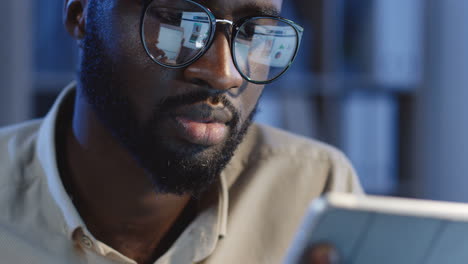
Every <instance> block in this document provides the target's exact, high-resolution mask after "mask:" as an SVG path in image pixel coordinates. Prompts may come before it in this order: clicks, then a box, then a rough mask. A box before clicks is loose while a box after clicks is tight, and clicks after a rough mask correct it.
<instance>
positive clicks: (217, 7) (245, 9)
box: [195, 0, 283, 16]
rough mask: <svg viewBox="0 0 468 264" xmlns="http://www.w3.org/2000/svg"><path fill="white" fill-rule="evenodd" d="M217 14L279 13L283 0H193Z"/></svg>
mask: <svg viewBox="0 0 468 264" xmlns="http://www.w3.org/2000/svg"><path fill="white" fill-rule="evenodd" d="M195 1H196V2H198V3H200V4H202V5H204V6H206V7H208V8H209V9H210V10H211V11H213V13H215V15H219V16H244V15H261V14H263V15H279V13H280V11H281V5H282V3H283V0H195Z"/></svg>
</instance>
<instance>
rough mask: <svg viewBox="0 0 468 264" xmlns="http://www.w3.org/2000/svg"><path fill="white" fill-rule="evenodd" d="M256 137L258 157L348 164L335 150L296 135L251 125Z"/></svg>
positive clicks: (341, 154) (343, 156) (264, 126)
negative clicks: (280, 157)
mask: <svg viewBox="0 0 468 264" xmlns="http://www.w3.org/2000/svg"><path fill="white" fill-rule="evenodd" d="M251 132H252V133H253V134H255V135H256V140H257V142H256V143H257V147H258V148H259V151H258V155H262V156H275V155H278V156H288V157H294V158H297V159H298V160H299V161H304V162H307V161H312V160H315V161H322V162H330V163H333V164H337V165H339V164H348V163H349V162H348V159H347V158H346V156H345V155H344V154H343V153H342V152H341V151H340V150H338V149H337V148H335V147H333V146H331V145H328V144H326V143H323V142H320V141H317V140H314V139H311V138H306V137H303V136H300V135H296V134H293V133H290V132H287V131H284V130H281V129H278V128H273V127H270V126H267V125H260V124H254V125H252V131H251Z"/></svg>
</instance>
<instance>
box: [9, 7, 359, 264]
mask: <svg viewBox="0 0 468 264" xmlns="http://www.w3.org/2000/svg"><path fill="white" fill-rule="evenodd" d="M281 4H282V3H281V0H239V1H231V0H206V1H204V0H203V1H202V0H200V1H191V0H148V1H146V0H66V2H65V13H64V14H65V15H64V18H65V26H66V28H67V30H68V32H69V33H70V34H71V36H72V37H74V38H75V39H76V40H77V42H78V45H79V47H80V58H81V61H80V65H79V72H78V78H77V82H76V84H75V83H74V84H72V85H70V86H69V87H67V88H66V89H65V90H64V91H63V92H62V94H61V95H60V96H59V98H58V99H57V102H56V104H55V105H54V107H53V108H52V109H51V111H50V112H49V114H48V115H47V116H46V118H45V119H44V120H39V121H32V122H29V123H26V124H21V125H18V126H15V127H10V128H6V129H3V130H2V131H1V132H0V153H1V156H2V159H1V161H0V183H1V185H0V186H1V188H0V208H1V209H2V212H3V213H2V214H1V216H0V223H1V225H0V241H1V243H0V252H1V253H0V258H1V262H2V263H72V264H73V263H98V264H101V263H140V264H146V263H158V264H163V263H171V264H172V263H181V264H184V263H280V262H281V260H282V258H283V257H284V255H285V253H286V250H287V249H288V246H289V243H290V242H291V240H292V238H293V236H294V234H295V232H296V231H297V230H296V229H297V227H298V226H299V224H300V222H301V219H302V217H303V215H304V212H305V210H306V208H307V205H308V203H309V202H310V201H311V200H312V199H314V198H316V197H318V196H319V195H321V194H322V193H323V192H326V191H345V192H360V191H361V189H360V186H359V183H358V181H357V178H356V176H355V174H354V172H353V170H352V168H351V166H350V165H349V163H348V161H347V160H346V158H345V157H344V156H343V155H342V154H341V153H339V152H338V151H337V150H335V149H332V148H331V147H328V146H325V145H323V144H321V143H318V142H315V141H311V140H307V139H304V138H300V137H296V136H293V135H290V134H287V133H285V132H282V131H279V130H276V129H273V128H269V127H265V126H260V125H256V124H253V125H250V123H251V122H250V121H251V120H252V117H253V116H254V113H255V109H256V105H257V102H258V100H259V97H260V96H261V93H262V90H263V89H264V87H263V85H264V84H266V83H269V82H271V81H273V80H274V79H276V78H277V77H279V76H280V75H281V74H283V73H284V71H285V70H286V69H287V68H288V67H289V65H290V64H291V62H292V60H293V58H294V56H295V54H296V52H297V49H298V46H299V42H300V36H301V34H302V28H300V27H299V26H298V25H296V24H294V23H293V22H291V21H289V20H285V19H280V18H279V17H278V14H279V11H280V9H281ZM233 21H234V22H233ZM278 52H281V56H278V55H277V54H278Z"/></svg>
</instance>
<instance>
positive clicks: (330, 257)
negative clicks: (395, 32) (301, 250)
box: [301, 243, 340, 264]
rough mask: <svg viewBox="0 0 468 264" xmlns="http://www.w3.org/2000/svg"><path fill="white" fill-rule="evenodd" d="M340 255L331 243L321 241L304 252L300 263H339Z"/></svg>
mask: <svg viewBox="0 0 468 264" xmlns="http://www.w3.org/2000/svg"><path fill="white" fill-rule="evenodd" d="M339 263H340V255H339V253H338V250H336V248H335V247H334V246H333V245H330V244H327V243H321V244H316V245H313V246H312V247H310V248H309V250H308V251H306V253H305V254H304V256H303V258H302V261H301V264H339Z"/></svg>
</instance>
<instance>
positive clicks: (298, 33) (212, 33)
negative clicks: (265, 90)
mask: <svg viewBox="0 0 468 264" xmlns="http://www.w3.org/2000/svg"><path fill="white" fill-rule="evenodd" d="M153 1H154V0H148V1H145V4H144V6H143V10H142V15H141V19H140V38H141V43H142V44H143V47H144V49H145V51H146V53H147V54H148V56H149V57H150V58H151V60H153V61H154V62H156V63H157V64H159V65H161V66H163V67H166V68H170V69H180V68H185V67H187V66H189V65H191V64H192V63H194V62H195V61H196V60H198V59H199V58H200V57H202V56H203V55H204V54H205V53H206V52H207V51H208V49H210V47H211V45H212V44H213V40H214V38H215V36H216V27H217V24H218V23H228V24H230V26H231V30H232V31H231V36H230V39H229V45H230V49H231V57H232V60H233V62H234V66H235V67H236V70H237V71H238V72H239V74H240V75H241V76H242V78H244V79H245V80H247V81H248V82H251V83H254V84H269V83H272V82H274V81H275V80H277V79H278V78H280V77H281V76H282V75H283V74H284V73H285V72H286V71H287V70H288V69H289V68H290V67H291V65H292V64H293V62H294V60H295V59H296V57H297V54H298V51H299V47H300V45H301V41H302V35H303V32H304V28H303V27H301V26H300V25H298V24H296V23H295V22H293V21H291V20H289V19H286V18H283V17H278V16H268V15H264V16H247V17H244V18H241V19H240V20H238V21H236V22H234V21H230V20H226V19H216V17H215V15H214V14H213V13H212V12H211V10H210V9H209V8H207V7H205V6H203V5H201V4H199V3H197V2H195V1H193V0H180V1H186V2H190V3H192V4H194V5H196V6H198V7H200V8H201V9H202V10H203V11H204V12H205V13H206V14H208V17H209V19H210V21H209V23H210V26H211V31H210V36H209V38H208V41H207V42H206V43H207V44H206V45H205V46H204V47H203V48H202V49H200V51H199V52H198V54H197V55H195V56H194V57H193V58H192V59H190V60H188V61H187V62H185V63H183V64H181V65H177V66H174V65H168V64H164V63H162V62H160V61H158V60H157V59H156V58H154V56H153V55H152V54H151V52H150V50H149V49H148V47H147V45H146V41H145V37H144V21H145V16H146V13H147V9H148V8H149V6H150V5H151V4H152V3H153ZM257 19H274V20H278V21H280V22H283V23H285V24H288V25H290V26H291V27H292V28H294V31H295V33H296V36H297V43H296V49H295V51H294V55H293V57H292V59H291V61H290V62H289V64H288V65H287V66H286V67H285V68H284V70H283V71H282V72H281V73H279V74H278V75H277V76H276V77H274V78H273V79H271V80H266V81H256V80H253V79H251V78H250V77H248V76H247V75H245V74H244V73H243V72H242V71H241V70H240V69H239V66H238V63H237V59H236V54H235V49H234V45H235V41H233V40H235V39H236V37H237V35H238V33H239V30H240V28H241V27H242V26H243V25H244V24H245V23H247V22H250V21H253V20H257Z"/></svg>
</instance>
